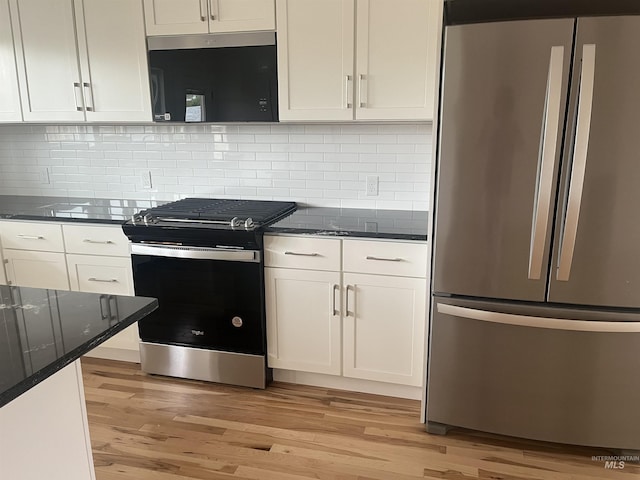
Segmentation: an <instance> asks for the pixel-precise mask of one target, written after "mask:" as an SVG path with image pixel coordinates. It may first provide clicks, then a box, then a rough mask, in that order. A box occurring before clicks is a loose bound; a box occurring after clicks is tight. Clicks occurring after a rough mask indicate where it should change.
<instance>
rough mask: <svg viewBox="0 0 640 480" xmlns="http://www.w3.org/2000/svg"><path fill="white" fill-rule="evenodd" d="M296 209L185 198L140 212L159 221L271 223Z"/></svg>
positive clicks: (285, 204) (259, 202)
mask: <svg viewBox="0 0 640 480" xmlns="http://www.w3.org/2000/svg"><path fill="white" fill-rule="evenodd" d="M295 209H296V204H295V203H294V202H276V201H270V200H230V199H215V198H185V199H183V200H178V201H176V202H171V203H166V204H164V205H161V206H159V207H154V208H150V209H148V210H144V211H142V212H140V215H150V216H152V217H156V218H159V217H161V218H167V219H171V218H176V219H188V220H213V221H231V219H232V218H234V217H237V218H239V219H242V220H244V219H246V218H251V219H253V221H254V222H255V223H256V224H260V225H268V224H269V223H271V222H273V221H275V220H277V219H279V218H280V217H282V216H284V215H286V214H289V213H291V212H293V211H295Z"/></svg>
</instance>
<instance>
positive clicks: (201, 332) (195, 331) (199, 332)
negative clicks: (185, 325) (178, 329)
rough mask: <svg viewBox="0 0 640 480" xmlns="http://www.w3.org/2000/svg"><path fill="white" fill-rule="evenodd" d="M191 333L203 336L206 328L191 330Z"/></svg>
mask: <svg viewBox="0 0 640 480" xmlns="http://www.w3.org/2000/svg"><path fill="white" fill-rule="evenodd" d="M191 333H193V334H194V335H195V336H196V337H201V336H202V335H204V330H191Z"/></svg>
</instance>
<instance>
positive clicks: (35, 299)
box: [0, 285, 158, 407]
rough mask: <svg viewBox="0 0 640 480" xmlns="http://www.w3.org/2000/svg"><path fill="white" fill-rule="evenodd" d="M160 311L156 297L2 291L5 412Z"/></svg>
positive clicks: (0, 381) (0, 401)
mask: <svg viewBox="0 0 640 480" xmlns="http://www.w3.org/2000/svg"><path fill="white" fill-rule="evenodd" d="M157 306H158V301H157V300H156V299H154V298H145V297H128V296H120V295H100V294H97V293H81V292H68V291H61V290H45V289H39V288H25V287H10V286H4V285H2V286H0V407H2V406H4V405H6V404H7V403H9V402H11V401H12V400H14V399H16V398H17V397H19V396H20V395H21V394H23V393H25V392H26V391H28V390H30V389H31V388H33V387H34V386H36V385H37V384H39V383H40V382H42V381H43V380H45V379H47V378H48V377H50V376H51V375H53V374H55V373H56V372H58V371H59V370H61V369H63V368H64V367H65V366H67V365H69V364H70V363H72V362H74V361H75V360H77V359H78V358H79V357H80V356H82V355H84V354H85V353H87V352H89V351H90V350H92V349H93V348H95V347H96V346H97V345H99V344H100V343H102V342H104V341H105V340H108V339H109V338H111V337H112V336H114V335H115V334H116V333H118V332H120V331H121V330H123V329H125V328H126V327H128V326H129V325H131V324H133V323H135V322H136V321H138V320H140V319H142V318H144V317H145V316H146V315H148V314H149V313H151V312H152V311H153V310H155V309H156V308H157Z"/></svg>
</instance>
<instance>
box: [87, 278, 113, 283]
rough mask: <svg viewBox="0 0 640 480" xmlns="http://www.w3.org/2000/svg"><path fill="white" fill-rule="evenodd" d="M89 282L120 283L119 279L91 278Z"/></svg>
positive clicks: (88, 279)
mask: <svg viewBox="0 0 640 480" xmlns="http://www.w3.org/2000/svg"><path fill="white" fill-rule="evenodd" d="M87 281H89V282H101V283H118V279H117V278H96V277H89V278H87Z"/></svg>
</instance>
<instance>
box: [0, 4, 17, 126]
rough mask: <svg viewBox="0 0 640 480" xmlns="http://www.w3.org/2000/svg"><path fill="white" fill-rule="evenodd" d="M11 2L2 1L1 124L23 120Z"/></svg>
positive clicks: (0, 18) (0, 54) (0, 50)
mask: <svg viewBox="0 0 640 480" xmlns="http://www.w3.org/2000/svg"><path fill="white" fill-rule="evenodd" d="M11 31H12V29H11V19H10V18H9V1H8V0H0V85H2V88H0V122H19V121H21V120H22V109H21V107H20V93H19V91H18V71H17V70H16V56H15V49H14V46H13V36H12V34H11Z"/></svg>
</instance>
